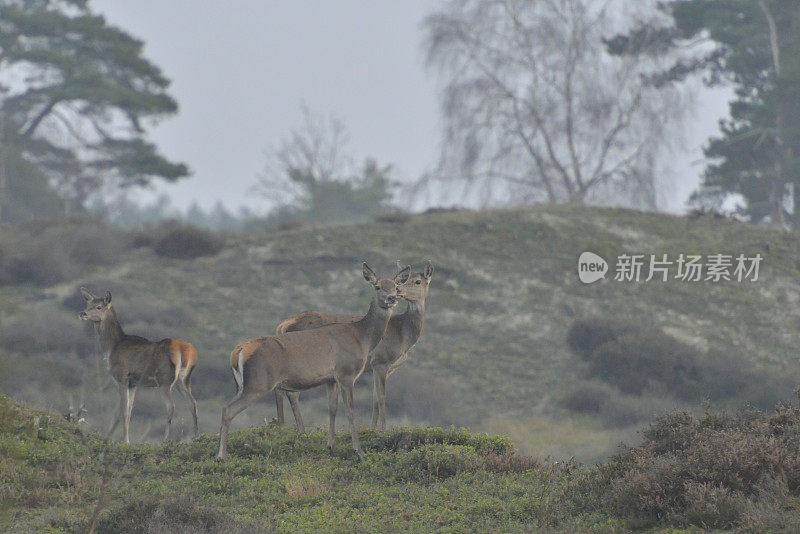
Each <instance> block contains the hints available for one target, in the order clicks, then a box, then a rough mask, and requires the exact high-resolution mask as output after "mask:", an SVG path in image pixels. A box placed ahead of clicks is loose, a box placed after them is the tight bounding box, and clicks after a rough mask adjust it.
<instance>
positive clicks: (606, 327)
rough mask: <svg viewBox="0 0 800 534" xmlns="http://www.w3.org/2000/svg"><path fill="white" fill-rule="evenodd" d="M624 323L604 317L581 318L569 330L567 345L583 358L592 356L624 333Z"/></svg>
mask: <svg viewBox="0 0 800 534" xmlns="http://www.w3.org/2000/svg"><path fill="white" fill-rule="evenodd" d="M623 332H624V328H623V327H622V325H620V324H618V323H616V322H614V321H609V320H607V319H604V318H598V317H595V318H590V319H580V320H578V321H575V322H574V323H573V324H572V326H571V327H570V329H569V331H567V345H568V346H569V348H570V349H572V350H573V351H574V352H575V353H576V354H578V355H579V356H582V357H583V358H586V359H589V358H591V356H592V354H594V351H596V350H597V349H599V348H600V347H601V346H603V345H605V344H606V343H608V342H609V341H615V340H616V339H617V338H618V337H619V336H620V335H621V334H622V333H623Z"/></svg>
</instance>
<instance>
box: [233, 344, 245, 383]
mask: <svg viewBox="0 0 800 534" xmlns="http://www.w3.org/2000/svg"><path fill="white" fill-rule="evenodd" d="M243 360H244V354H242V346H241V345H236V348H235V349H233V352H231V371H232V372H233V379H234V380H235V381H236V389H237V392H238V394H239V395H241V394H242V389H243V388H244V369H243V366H244V361H243ZM233 362H236V366H234V365H233Z"/></svg>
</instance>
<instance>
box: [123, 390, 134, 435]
mask: <svg viewBox="0 0 800 534" xmlns="http://www.w3.org/2000/svg"><path fill="white" fill-rule="evenodd" d="M135 398H136V386H134V387H129V388H128V389H127V391H126V397H125V421H123V427H122V430H123V433H124V436H125V437H124V439H125V443H130V442H131V438H130V434H129V430H130V426H131V413H133V400H134V399H135Z"/></svg>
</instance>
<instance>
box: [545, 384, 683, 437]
mask: <svg viewBox="0 0 800 534" xmlns="http://www.w3.org/2000/svg"><path fill="white" fill-rule="evenodd" d="M559 404H560V406H562V407H563V408H566V409H567V410H570V411H573V412H578V413H584V414H590V415H598V416H601V417H602V418H603V419H604V420H605V421H606V423H607V424H608V425H610V426H615V427H623V426H629V425H632V424H636V423H641V422H643V421H650V420H652V418H653V417H654V416H655V415H657V414H662V413H665V412H667V411H669V410H674V409H675V408H677V407H678V402H677V401H676V400H675V399H672V398H670V397H666V396H649V395H648V396H640V395H629V394H626V393H624V392H622V391H620V389H619V388H618V387H616V386H614V385H612V384H608V383H606V382H603V381H601V380H596V379H595V380H590V381H587V382H583V383H581V384H580V385H578V386H575V387H574V388H572V389H570V390H568V391H567V392H566V393H565V394H564V396H563V397H561V399H560V400H559Z"/></svg>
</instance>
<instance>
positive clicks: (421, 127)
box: [93, 0, 726, 210]
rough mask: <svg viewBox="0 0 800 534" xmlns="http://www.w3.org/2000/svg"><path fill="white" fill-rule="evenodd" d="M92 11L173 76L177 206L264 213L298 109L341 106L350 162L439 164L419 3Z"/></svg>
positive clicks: (707, 115)
mask: <svg viewBox="0 0 800 534" xmlns="http://www.w3.org/2000/svg"><path fill="white" fill-rule="evenodd" d="M93 5H94V7H95V9H97V10H98V11H100V12H102V13H103V14H105V15H106V17H107V18H108V20H109V21H110V22H111V23H113V24H115V25H118V26H120V27H122V28H124V29H125V30H127V31H128V32H129V33H131V34H133V35H134V36H136V37H138V38H140V39H143V40H144V41H145V43H146V46H145V55H146V57H147V58H148V59H150V60H151V61H153V62H154V63H155V64H157V65H158V66H160V67H161V68H162V69H163V70H164V72H165V73H166V75H167V76H168V77H169V78H170V79H172V81H173V83H172V87H171V94H172V95H173V96H174V97H175V98H176V99H177V100H178V103H179V105H180V112H179V115H178V116H177V117H173V118H171V119H169V120H167V121H164V122H163V123H161V124H160V125H158V126H157V127H156V128H154V129H153V130H152V135H151V138H152V139H153V140H154V141H155V142H156V143H158V145H159V146H160V147H161V149H162V151H163V152H164V153H165V154H166V155H167V156H168V157H170V158H172V159H176V160H180V161H184V162H186V163H188V164H189V165H190V167H191V168H192V171H193V172H194V174H193V176H192V177H191V178H188V179H185V180H183V181H182V182H181V183H179V184H176V185H170V186H159V187H158V188H157V191H158V192H162V191H163V192H166V193H168V194H169V195H170V197H171V198H172V202H173V204H175V205H176V206H178V207H186V206H188V205H189V204H191V203H192V202H195V201H197V202H198V203H200V204H201V205H202V206H204V207H210V206H213V204H214V203H215V202H216V201H217V200H221V201H222V202H223V203H224V204H225V205H226V206H227V207H228V208H231V209H236V208H238V207H239V206H249V207H251V208H255V209H256V210H258V209H264V208H265V207H266V204H265V202H264V201H260V200H259V199H258V198H256V197H254V195H253V193H252V191H250V188H251V187H252V185H253V184H254V183H255V181H256V175H257V174H258V173H259V171H260V170H261V169H262V167H263V166H264V162H265V156H264V150H265V149H266V148H268V147H274V146H277V145H278V143H279V142H280V140H281V138H283V137H284V136H286V135H287V133H288V132H289V131H290V130H291V129H292V128H295V127H297V126H298V125H299V124H300V121H301V118H302V115H301V112H300V105H301V103H305V104H306V105H307V106H308V107H309V108H310V109H311V110H312V111H314V112H320V113H325V114H328V113H334V114H336V115H338V116H340V117H341V118H342V119H344V121H345V122H346V124H347V126H348V127H349V130H350V132H351V134H352V138H351V142H350V149H351V150H352V151H353V153H354V156H355V157H356V158H359V159H361V158H364V157H366V156H371V157H374V158H376V159H377V160H378V161H379V162H380V163H392V164H394V166H395V169H396V174H395V176H396V178H398V179H402V180H414V179H416V178H418V177H419V176H420V175H421V174H422V173H423V172H424V171H425V170H426V169H428V168H430V167H432V166H433V164H434V163H435V162H436V158H437V154H438V146H439V129H438V105H437V100H436V95H437V86H436V83H435V77H434V76H433V73H430V72H427V71H426V70H425V69H424V68H423V60H422V53H421V49H420V31H419V23H420V21H421V19H422V18H423V17H424V16H425V15H426V14H427V12H428V11H429V9H430V8H431V6H432V5H434V4H433V3H431V2H427V1H424V0H402V1H400V0H396V1H389V0H381V1H367V0H360V1H346V2H321V1H317V2H311V1H292V2H278V1H267V2H257V1H246V0H233V1H227V2H198V1H196V0H194V1H193V0H170V1H167V2H165V1H164V0H136V1H135V2H134V1H130V2H120V1H119V0H94V2H93ZM725 109H726V108H725V104H724V102H721V101H719V98H718V97H713V98H704V99H702V100H701V102H700V109H699V113H698V120H697V121H695V122H694V124H693V125H692V129H691V131H690V132H688V134H687V139H688V141H687V145H688V146H689V147H690V148H692V149H693V150H692V151H691V152H690V153H689V154H687V155H686V157H685V158H683V159H684V160H685V161H684V163H683V164H682V165H680V167H679V169H678V170H679V178H678V181H677V183H676V185H675V188H674V192H673V199H672V200H671V201H670V203H669V206H668V207H669V208H671V209H672V210H676V209H682V205H683V200H684V199H685V197H686V195H687V194H688V193H689V192H690V191H691V190H692V189H693V188H694V187H695V185H696V183H697V175H698V174H699V172H700V171H701V169H702V167H701V166H697V165H695V166H693V167H692V166H690V165H689V162H690V161H692V160H696V159H698V158H700V152H699V146H700V144H701V143H702V142H703V141H704V140H705V138H706V137H708V135H709V134H711V133H712V132H713V131H714V130H715V128H716V127H715V124H716V120H717V117H718V116H719V115H720V114H721V113H724V111H725Z"/></svg>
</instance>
